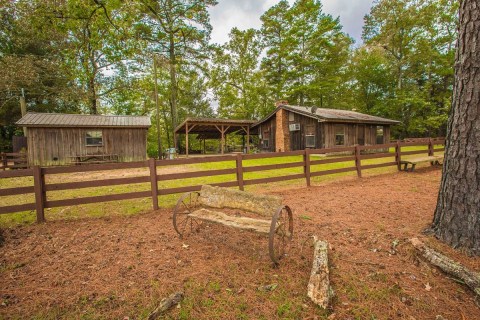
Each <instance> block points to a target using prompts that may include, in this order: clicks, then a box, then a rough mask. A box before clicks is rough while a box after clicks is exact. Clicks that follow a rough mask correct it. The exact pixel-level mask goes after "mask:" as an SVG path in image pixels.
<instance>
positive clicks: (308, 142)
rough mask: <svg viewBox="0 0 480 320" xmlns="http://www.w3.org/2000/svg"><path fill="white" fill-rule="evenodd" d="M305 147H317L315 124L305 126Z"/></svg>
mask: <svg viewBox="0 0 480 320" xmlns="http://www.w3.org/2000/svg"><path fill="white" fill-rule="evenodd" d="M305 148H315V126H314V125H311V124H310V125H306V126H305Z"/></svg>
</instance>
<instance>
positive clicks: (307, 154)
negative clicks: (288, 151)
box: [303, 149, 310, 187]
mask: <svg viewBox="0 0 480 320" xmlns="http://www.w3.org/2000/svg"><path fill="white" fill-rule="evenodd" d="M303 164H304V167H303V171H304V173H305V179H306V180H307V187H310V149H305V153H304V154H303Z"/></svg>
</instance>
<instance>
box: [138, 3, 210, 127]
mask: <svg viewBox="0 0 480 320" xmlns="http://www.w3.org/2000/svg"><path fill="white" fill-rule="evenodd" d="M216 3H217V2H216V1H215V0H204V1H199V0H140V1H139V8H138V9H139V12H140V13H141V14H142V21H141V22H140V23H139V24H138V25H137V30H138V33H139V34H140V35H141V37H143V38H144V39H146V40H148V41H149V42H150V46H151V49H152V50H153V51H155V52H158V53H161V54H163V55H164V56H165V57H166V58H167V59H168V66H169V73H170V98H169V101H170V108H171V117H172V124H173V128H175V127H176V126H177V124H178V115H179V113H178V90H179V87H178V79H177V77H178V68H179V64H182V63H184V64H190V65H195V63H197V62H198V60H200V61H202V60H204V59H206V57H207V56H206V52H207V49H208V40H209V37H210V32H211V29H212V27H211V25H210V17H209V14H208V11H207V8H208V7H209V6H214V5H215V4H216Z"/></svg>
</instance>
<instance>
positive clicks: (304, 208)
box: [0, 168, 480, 319]
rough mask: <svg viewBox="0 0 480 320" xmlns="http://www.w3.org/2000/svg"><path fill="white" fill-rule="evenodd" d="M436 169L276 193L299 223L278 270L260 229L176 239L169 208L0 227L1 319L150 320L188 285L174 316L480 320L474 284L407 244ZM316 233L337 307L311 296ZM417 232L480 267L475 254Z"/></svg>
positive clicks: (430, 195) (430, 201) (424, 217)
mask: <svg viewBox="0 0 480 320" xmlns="http://www.w3.org/2000/svg"><path fill="white" fill-rule="evenodd" d="M439 179H440V171H439V170H438V169H432V168H426V169H421V170H418V171H417V172H415V173H404V172H401V173H396V174H388V175H381V176H375V177H369V178H363V179H355V180H346V181H341V182H335V183H328V184H324V185H321V186H316V187H311V188H309V189H307V188H301V189H292V190H284V191H281V192H280V195H282V196H283V197H284V202H285V203H286V204H289V205H290V206H291V207H292V208H293V211H294V217H295V221H294V223H295V232H296V233H295V237H294V241H293V245H292V250H291V254H290V255H289V256H288V257H287V258H286V259H285V260H284V261H283V262H282V265H281V266H280V268H278V269H273V268H271V266H270V263H269V260H268V250H267V240H266V238H264V237H262V236H257V235H254V234H251V233H248V232H238V231H232V230H229V229H224V228H222V227H219V226H209V227H207V228H206V229H204V230H202V231H201V232H200V233H199V234H196V235H194V236H192V237H190V238H188V239H186V240H183V241H182V240H180V239H178V238H177V237H176V235H175V234H174V230H173V227H172V221H171V211H170V210H159V211H157V212H151V213H147V214H141V215H136V216H131V217H117V216H116V217H106V218H101V219H83V220H76V221H56V222H49V223H47V224H44V225H39V226H37V225H33V226H26V227H17V228H12V229H4V230H2V233H3V238H4V240H3V246H2V247H1V248H0V250H1V253H0V263H1V265H0V303H1V304H0V318H5V319H13V318H32V317H38V318H63V319H71V318H85V319H90V318H106V319H123V318H124V317H128V318H129V319H143V318H145V315H147V314H148V312H149V311H151V310H152V309H154V307H155V305H156V304H158V302H159V300H160V299H161V298H162V297H164V296H167V295H168V294H170V293H172V292H174V291H178V290H183V291H184V292H185V297H186V298H185V300H184V301H183V302H182V304H181V307H180V308H177V309H174V310H172V311H171V312H170V313H169V316H170V317H171V318H174V319H284V318H285V319H305V318H307V319H308V318H310V319H315V318H327V316H329V319H435V317H436V316H437V315H440V316H442V317H443V318H444V319H480V309H479V308H478V307H477V306H476V305H475V302H474V298H473V294H472V293H471V292H470V291H468V289H466V288H465V287H464V286H462V285H460V284H458V283H455V282H453V281H452V280H449V279H448V278H447V277H446V276H445V275H443V274H441V273H440V272H439V271H437V270H436V269H433V268H430V267H429V266H428V265H426V264H424V263H423V262H421V261H418V260H417V259H416V258H415V255H414V251H413V250H412V248H411V246H410V245H408V244H407V242H406V240H407V239H408V238H409V237H412V236H420V237H422V236H421V232H422V230H423V229H424V228H425V227H426V226H427V225H428V224H429V223H430V221H431V219H432V214H433V210H434V207H435V202H436V196H437V190H438V182H439ZM312 234H317V235H318V236H319V237H320V238H323V239H326V240H328V241H329V242H330V243H331V244H332V251H331V255H330V259H331V261H332V264H333V265H332V274H331V278H332V283H333V287H334V289H335V292H336V298H335V299H334V303H333V314H332V311H330V312H324V311H321V310H319V309H317V308H316V307H315V306H314V305H313V304H312V303H311V302H310V301H309V300H308V299H307V298H306V285H307V282H308V277H309V273H310V268H311V258H312V248H311V245H310V237H311V235H312ZM422 238H423V240H424V241H426V242H427V243H429V244H430V245H432V246H433V247H435V248H437V249H439V250H441V251H442V252H444V253H447V254H448V255H450V256H452V257H455V258H457V259H459V260H461V261H462V262H463V263H464V264H466V265H468V266H469V267H471V268H472V269H474V270H477V271H478V270H480V259H479V258H469V257H467V256H465V255H463V254H462V253H460V252H456V251H454V250H452V249H450V248H447V247H446V246H444V245H443V244H441V243H439V242H437V241H436V240H435V239H432V238H427V237H422ZM272 283H276V284H278V286H277V287H276V289H275V290H273V291H271V292H263V291H259V290H257V288H258V287H259V286H262V285H266V284H272Z"/></svg>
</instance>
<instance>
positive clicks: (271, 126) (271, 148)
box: [258, 116, 277, 152]
mask: <svg viewBox="0 0 480 320" xmlns="http://www.w3.org/2000/svg"><path fill="white" fill-rule="evenodd" d="M276 123H277V119H276V116H273V117H272V118H270V119H269V120H268V121H265V122H264V123H262V124H261V125H260V126H259V128H258V130H259V131H258V132H259V134H261V135H262V139H260V141H259V144H258V149H259V150H260V151H262V152H275V147H276V143H275V141H276ZM265 130H270V140H269V145H268V147H267V148H265V147H264V146H263V141H262V140H263V133H264V132H265Z"/></svg>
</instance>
